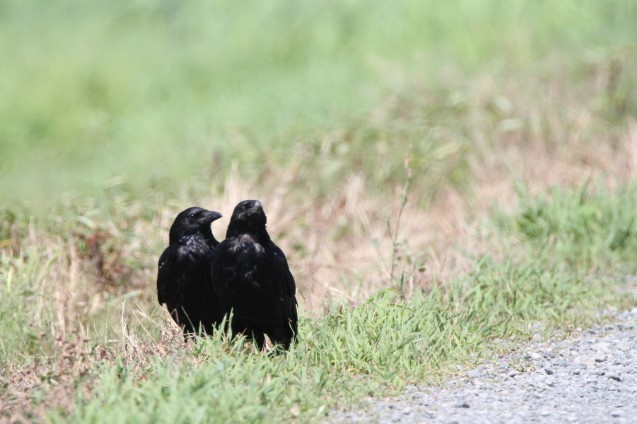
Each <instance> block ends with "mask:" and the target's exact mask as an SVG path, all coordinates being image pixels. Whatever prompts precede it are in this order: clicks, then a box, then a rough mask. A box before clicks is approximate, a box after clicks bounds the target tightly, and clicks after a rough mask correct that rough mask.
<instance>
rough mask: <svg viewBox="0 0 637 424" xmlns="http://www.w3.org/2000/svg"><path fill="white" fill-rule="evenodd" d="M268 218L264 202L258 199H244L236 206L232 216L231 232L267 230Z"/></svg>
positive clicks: (229, 227)
mask: <svg viewBox="0 0 637 424" xmlns="http://www.w3.org/2000/svg"><path fill="white" fill-rule="evenodd" d="M266 221H267V218H266V216H265V212H264V211H263V204H262V203H261V202H259V201H258V200H244V201H242V202H239V204H237V206H235V208H234V211H233V212H232V217H231V218H230V225H229V226H228V231H229V232H234V231H240V232H260V231H265V224H266Z"/></svg>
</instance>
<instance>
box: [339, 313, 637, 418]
mask: <svg viewBox="0 0 637 424" xmlns="http://www.w3.org/2000/svg"><path fill="white" fill-rule="evenodd" d="M520 369H522V370H524V371H518V370H520ZM327 422H330V423H342V422H377V423H392V422H400V423H423V422H424V423H427V422H433V423H472V424H473V423H478V424H479V423H528V422H541V423H569V422H574V423H611V424H614V423H637V308H635V309H633V310H631V311H627V312H622V313H619V314H618V315H617V320H616V321H615V322H614V323H613V324H610V325H604V326H601V327H595V328H592V329H590V330H585V331H582V332H581V333H580V334H579V335H578V336H577V337H576V338H573V339H569V340H563V341H558V342H552V341H545V342H533V343H531V344H529V345H528V346H527V347H526V348H525V349H524V351H523V352H519V353H515V354H511V355H508V356H506V357H503V358H499V359H498V360H497V361H495V362H492V363H487V364H484V365H482V366H480V367H478V368H476V369H473V370H471V371H469V372H467V373H465V375H463V376H462V377H458V378H454V379H452V380H450V381H448V382H447V383H445V384H444V386H443V387H442V388H435V387H423V388H419V387H416V386H410V387H408V388H407V389H406V391H405V392H404V393H403V395H401V396H400V397H398V398H395V399H383V400H372V399H370V400H369V406H368V407H367V408H366V409H364V410H361V411H347V412H345V411H333V412H331V413H330V415H329V417H328V420H327Z"/></svg>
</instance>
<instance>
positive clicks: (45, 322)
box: [0, 185, 637, 422]
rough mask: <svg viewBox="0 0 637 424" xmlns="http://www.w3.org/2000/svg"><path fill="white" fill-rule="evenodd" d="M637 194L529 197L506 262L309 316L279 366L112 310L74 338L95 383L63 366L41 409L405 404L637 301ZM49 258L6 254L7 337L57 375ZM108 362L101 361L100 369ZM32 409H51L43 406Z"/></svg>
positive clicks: (502, 225)
mask: <svg viewBox="0 0 637 424" xmlns="http://www.w3.org/2000/svg"><path fill="white" fill-rule="evenodd" d="M636 192H637V188H636V187H635V186H633V185H631V186H627V187H625V188H623V189H621V190H618V191H616V192H609V191H607V190H605V189H603V188H599V189H597V190H591V189H590V188H587V187H581V188H579V189H576V190H556V191H553V192H551V193H550V194H546V195H543V196H540V197H532V196H529V195H524V194H522V197H521V199H520V207H519V208H518V210H517V211H515V212H514V213H512V214H502V213H500V214H499V215H498V216H497V218H496V219H495V220H494V221H491V222H489V223H486V227H485V228H489V231H490V232H492V233H493V234H492V235H493V236H494V237H496V238H498V239H499V243H500V245H501V247H500V248H495V247H494V251H504V252H507V253H506V254H505V255H504V256H502V257H500V258H499V259H498V260H495V259H493V258H490V257H489V256H482V257H479V258H477V259H476V261H475V268H474V270H473V271H472V272H470V273H469V274H467V275H464V276H458V277H456V278H454V279H453V281H450V282H449V283H448V284H446V285H442V286H434V287H431V288H430V289H429V290H422V289H419V290H416V291H414V292H413V293H412V294H411V295H410V296H409V297H408V298H407V299H402V298H401V296H400V295H399V293H398V292H397V291H396V290H395V289H391V288H388V289H384V290H382V291H380V292H378V293H377V294H376V295H374V296H372V297H371V298H369V299H367V300H366V301H365V302H363V303H362V304H361V305H359V306H357V307H350V306H344V305H342V306H335V307H334V308H333V309H332V310H331V312H329V313H327V314H326V315H325V316H323V317H318V318H303V319H302V320H301V326H300V328H301V330H300V331H301V339H300V342H299V343H298V344H297V345H295V346H294V347H293V349H292V350H291V352H289V353H288V354H287V355H283V356H275V357H272V356H268V355H264V354H261V353H259V352H256V351H254V350H252V349H251V348H250V347H245V346H244V345H243V343H229V342H228V341H227V340H225V339H224V338H223V337H222V336H221V335H217V337H215V338H213V339H206V340H199V341H198V342H197V343H194V344H191V346H190V347H189V348H186V347H183V346H180V344H181V343H180V341H179V340H178V339H179V337H177V338H176V339H177V343H176V344H175V343H173V342H170V343H168V344H166V339H165V331H166V329H165V328H164V325H165V321H163V320H157V318H156V316H157V314H159V313H161V312H163V311H160V310H158V308H157V307H156V305H153V304H152V293H149V291H148V290H144V292H146V294H144V293H143V292H137V293H135V292H134V291H133V292H128V294H124V295H123V297H119V296H116V297H110V299H109V297H107V302H106V304H105V305H103V306H102V307H101V308H100V309H98V311H97V314H96V315H94V316H93V317H92V318H90V316H85V317H84V318H83V319H82V321H81V322H78V323H75V324H72V323H70V322H69V323H67V326H72V327H74V328H75V330H71V329H70V328H69V329H67V331H73V332H74V333H73V334H77V335H76V336H73V337H70V338H68V336H67V338H68V339H69V340H72V342H70V343H72V344H73V345H74V346H75V347H74V348H73V349H79V350H73V351H72V352H74V355H75V359H74V361H78V362H79V363H80V365H77V364H76V367H80V369H84V371H82V372H80V373H79V374H77V369H76V368H73V367H72V366H71V367H70V368H65V367H62V368H55V367H53V368H52V370H51V371H50V372H49V373H48V374H47V377H46V379H45V383H44V386H42V387H44V389H41V390H43V394H42V395H41V396H42V397H43V398H46V397H47V390H49V391H51V392H53V389H52V388H51V387H53V386H51V384H54V383H51V382H57V383H55V384H60V382H63V381H65V379H68V378H74V380H73V381H74V383H73V385H72V387H74V388H75V389H74V390H75V395H74V396H73V398H72V399H73V401H72V403H71V404H70V405H69V404H64V402H59V401H58V402H59V403H62V405H61V406H60V405H59V404H58V406H55V405H56V404H55V403H54V407H53V408H50V409H48V410H47V411H46V412H45V414H46V415H48V416H49V418H51V419H53V420H54V421H61V422H62V421H68V420H72V421H79V422H95V421H117V422H209V421H211V420H212V421H215V422H254V421H265V420H271V419H279V420H281V419H283V420H293V419H300V420H303V421H306V420H307V421H311V420H314V419H318V418H321V417H323V416H324V414H325V413H326V411H327V410H328V409H329V408H332V407H336V406H349V405H351V404H355V403H356V401H357V400H358V399H360V398H361V397H363V396H366V395H369V394H372V395H380V394H381V393H382V394H383V395H386V394H390V393H397V391H398V390H399V389H400V387H402V386H403V385H404V384H405V383H407V382H420V383H422V382H434V381H436V380H437V379H438V378H440V377H441V376H444V375H448V374H450V373H454V372H456V370H457V368H456V367H457V366H458V365H462V366H470V364H475V363H478V362H480V361H481V360H484V359H486V358H488V357H491V356H492V355H493V354H494V353H497V352H501V351H506V350H508V349H511V348H514V347H515V344H516V343H519V342H522V341H524V340H527V339H529V338H530V337H531V336H532V335H533V334H534V332H535V331H537V327H536V324H537V323H541V329H542V330H541V331H542V332H546V334H555V333H556V331H561V332H562V334H564V333H568V331H569V329H572V328H575V327H583V326H586V325H589V324H590V323H592V322H594V321H595V320H596V319H597V318H596V311H598V310H599V309H600V308H602V307H608V306H622V302H624V303H623V305H624V306H626V305H627V303H625V302H631V300H630V299H624V300H622V299H621V298H619V297H618V295H617V293H616V291H615V289H616V288H618V287H620V286H621V278H622V277H623V276H624V275H626V274H628V273H633V272H635V271H636V265H635V264H636V263H637V261H635V259H636V258H635V252H636V251H637V250H635V249H634V245H635V243H637V234H635V233H633V232H630V231H629V232H627V233H622V234H623V235H622V236H621V237H620V238H621V240H622V242H621V243H620V242H617V241H616V240H617V237H616V236H612V235H613V234H617V231H618V228H620V229H621V228H623V225H622V219H621V218H620V219H617V218H618V217H622V216H624V214H626V213H627V211H631V210H634V209H635V207H637V204H636V203H637V200H635V199H637V196H636V195H635V194H637V193H636ZM530 211H535V212H530ZM538 211H542V212H538ZM43 246H44V244H41V245H40V246H35V247H33V248H29V249H23V251H22V254H21V255H20V256H18V257H12V256H10V255H8V254H6V253H5V254H3V257H2V258H3V264H2V268H0V269H1V270H2V274H0V276H1V279H2V281H3V282H5V284H3V285H2V286H0V296H1V298H2V302H1V303H0V305H1V306H0V315H1V316H2V320H1V321H0V322H2V323H3V326H2V327H1V328H0V329H1V332H0V340H1V341H2V350H3V352H2V353H3V355H2V364H3V365H2V366H3V367H9V368H8V369H11V367H15V366H17V365H19V364H21V363H22V364H40V365H39V366H41V367H46V364H47V363H50V362H52V363H55V362H56V361H57V359H56V357H58V355H61V354H62V352H64V350H62V351H60V349H61V348H60V346H59V345H58V343H59V340H57V341H56V340H55V339H52V338H50V337H51V336H50V335H48V333H47V326H49V325H50V324H51V323H56V320H57V319H58V312H57V306H56V303H55V301H49V302H46V301H43V300H42V297H44V298H47V297H49V296H54V293H56V291H55V290H53V289H52V288H51V287H50V284H49V279H50V278H53V277H54V275H53V272H54V270H55V268H56V265H55V261H61V262H64V261H66V260H67V259H66V258H65V257H64V256H65V255H68V253H65V252H64V251H63V250H64V249H62V246H64V245H63V244H59V243H58V244H54V245H52V246H53V248H52V246H48V247H46V248H45V247H43ZM55 246H60V248H59V249H56V248H55ZM583 246H584V247H583ZM600 275H603V277H602V276H600ZM66 284H69V285H70V287H69V288H70V289H72V287H73V286H72V285H73V283H72V282H67V283H66ZM57 293H58V295H59V292H57ZM105 294H106V295H107V293H105ZM148 297H150V298H151V300H147V298H148ZM127 298H128V299H130V300H126V299H127ZM131 302H132V305H133V306H131ZM306 315H307V313H306V311H303V312H302V316H306ZM532 324H533V325H532ZM78 326H79V327H78ZM78 331H79V333H75V332H78ZM170 331H171V332H172V330H170ZM79 334H83V335H84V336H83V337H84V338H85V341H81V338H82V337H80V336H79ZM162 334H163V335H162ZM504 341H506V342H504ZM77 346H80V347H79V348H78V347H77ZM78 352H83V353H82V354H78ZM98 352H106V353H105V354H103V355H102V358H103V359H100V356H99V355H98V354H97V353H98ZM47 358H49V359H47ZM82 361H88V364H89V365H87V364H84V363H83V362H82ZM72 363H73V362H72ZM82 366H84V367H85V368H81V367H82ZM71 369H73V370H74V371H71ZM46 387H48V388H49V389H46ZM7 395H8V396H9V399H11V394H10V393H6V394H5V396H7ZM49 396H53V395H51V394H50V393H49ZM32 402H33V405H35V406H36V407H37V405H38V402H40V401H38V397H37V396H34V398H33V399H32ZM62 407H64V408H72V409H71V410H70V412H69V410H68V409H64V408H63V409H58V408H62Z"/></svg>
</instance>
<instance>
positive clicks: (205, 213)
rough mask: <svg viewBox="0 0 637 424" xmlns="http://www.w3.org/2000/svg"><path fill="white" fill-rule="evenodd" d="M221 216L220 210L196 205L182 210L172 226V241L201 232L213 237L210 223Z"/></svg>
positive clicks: (205, 235)
mask: <svg viewBox="0 0 637 424" xmlns="http://www.w3.org/2000/svg"><path fill="white" fill-rule="evenodd" d="M219 218H221V214H220V213H219V212H216V211H209V210H207V209H204V208H200V207H196V206H194V207H192V208H188V209H186V210H184V211H181V212H180V213H179V215H177V217H176V218H175V221H174V222H173V225H172V226H171V227H170V243H176V242H177V241H179V239H180V238H181V237H184V236H191V235H194V234H201V235H203V236H204V237H206V238H208V237H212V231H211V230H210V224H211V223H212V222H213V221H215V220H217V219H219Z"/></svg>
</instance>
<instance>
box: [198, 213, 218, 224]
mask: <svg viewBox="0 0 637 424" xmlns="http://www.w3.org/2000/svg"><path fill="white" fill-rule="evenodd" d="M222 216H223V215H221V214H220V213H219V212H217V211H208V212H207V213H206V214H205V215H204V216H203V217H202V219H201V221H202V222H205V223H209V222H213V221H216V220H218V219H219V218H221V217H222Z"/></svg>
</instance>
